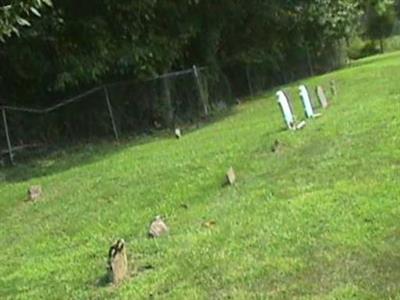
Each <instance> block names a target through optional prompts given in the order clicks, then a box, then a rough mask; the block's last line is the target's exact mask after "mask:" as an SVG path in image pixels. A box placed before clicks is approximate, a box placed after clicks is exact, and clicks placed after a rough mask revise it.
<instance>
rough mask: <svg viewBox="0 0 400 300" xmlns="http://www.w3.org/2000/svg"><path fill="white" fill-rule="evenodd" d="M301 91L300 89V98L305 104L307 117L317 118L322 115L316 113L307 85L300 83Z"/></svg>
mask: <svg viewBox="0 0 400 300" xmlns="http://www.w3.org/2000/svg"><path fill="white" fill-rule="evenodd" d="M299 91H300V98H301V102H302V103H303V106H304V112H305V115H306V117H307V118H316V117H318V116H320V114H316V113H315V112H314V109H313V107H312V103H311V98H310V94H309V93H308V90H307V88H306V86H305V85H300V86H299Z"/></svg>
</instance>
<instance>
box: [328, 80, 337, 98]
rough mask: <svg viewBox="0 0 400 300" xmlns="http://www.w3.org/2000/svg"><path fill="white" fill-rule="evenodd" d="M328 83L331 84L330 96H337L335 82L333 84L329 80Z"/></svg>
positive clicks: (332, 81)
mask: <svg viewBox="0 0 400 300" xmlns="http://www.w3.org/2000/svg"><path fill="white" fill-rule="evenodd" d="M330 83H331V93H332V96H336V95H337V89H336V82H335V80H331V82H330Z"/></svg>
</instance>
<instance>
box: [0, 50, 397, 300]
mask: <svg viewBox="0 0 400 300" xmlns="http://www.w3.org/2000/svg"><path fill="white" fill-rule="evenodd" d="M399 72H400V54H399V53H394V54H390V55H387V56H378V57H373V58H368V59H367V60H365V61H364V63H360V64H359V65H358V66H356V67H353V68H349V69H344V70H341V71H338V72H336V73H333V74H328V75H324V76H321V77H316V78H312V79H310V80H308V81H307V83H308V84H311V85H316V84H327V83H328V82H329V80H331V79H335V80H336V81H337V83H338V89H339V96H338V97H336V98H334V99H332V105H331V107H330V108H329V109H328V110H327V111H324V112H323V113H324V115H323V117H322V118H320V119H317V120H313V121H310V122H308V125H307V127H306V129H304V130H303V131H299V132H296V133H293V132H287V131H284V130H282V126H283V122H282V119H281V115H280V111H279V109H278V107H277V104H276V102H275V97H274V93H273V92H272V91H271V92H269V93H267V94H266V95H265V96H263V97H261V98H260V99H258V100H255V101H252V102H248V103H244V104H242V105H240V106H238V107H237V108H236V111H235V112H234V113H233V114H231V115H229V116H227V117H226V118H225V119H223V120H221V121H220V122H216V123H212V124H210V125H209V126H206V127H204V128H201V129H200V130H197V131H193V132H190V133H189V134H187V135H185V136H184V138H183V139H182V140H180V141H177V140H175V139H173V138H167V137H158V138H149V139H146V140H142V143H138V141H133V142H131V143H127V144H125V145H123V146H120V147H118V148H115V146H112V145H93V146H91V147H90V149H82V150H79V151H77V152H76V153H74V154H69V153H64V154H63V155H57V156H56V157H53V158H52V157H50V158H48V159H47V160H46V159H41V160H40V161H38V162H36V163H32V165H31V166H33V167H29V166H18V167H17V168H15V169H12V170H11V169H10V170H5V171H4V172H3V174H4V176H5V179H6V180H5V181H4V182H3V183H1V184H0V193H1V201H0V241H1V243H2V245H5V246H3V247H2V252H1V254H0V295H1V296H2V297H4V298H17V297H19V298H23V299H43V298H59V299H61V298H75V299H76V298H78V299H88V298H122V299H149V298H156V299H159V298H161V299H186V298H194V299H224V298H233V299H249V298H254V299H260V298H261V299H262V298H272V299H288V298H289V299H291V298H298V299H310V298H311V299H384V298H396V297H398V295H399V294H400V293H399V291H400V268H399V262H400V257H399V256H400V254H399V253H400V252H399V247H400V239H399V237H400V229H399V226H398V217H399V213H400V208H399V201H400V199H399V194H400V187H399V184H398V182H399V178H400V177H399V176H400V150H399V149H400V148H399V145H400V137H399V134H398V132H399V129H400V121H399V120H400V118H399V113H400V88H399V85H398V74H399ZM288 89H289V90H290V91H291V92H292V94H293V96H294V95H297V91H296V88H295V86H289V87H288ZM294 98H295V99H296V103H295V109H296V112H297V114H298V116H299V117H300V116H302V115H303V112H302V109H301V106H300V102H299V100H298V97H294ZM275 140H279V142H280V144H281V148H280V150H279V151H277V152H272V151H271V146H272V145H273V143H274V141H275ZM114 149H116V150H117V151H114ZM82 158H83V159H82ZM82 161H85V163H82ZM74 162H76V163H74ZM230 166H233V167H234V168H235V170H236V171H237V177H238V183H237V185H236V186H234V187H225V188H224V187H222V183H223V180H224V173H225V171H226V170H227V169H228V168H229V167H230ZM46 168H47V169H46ZM52 168H53V169H52ZM46 170H47V171H46ZM30 172H32V173H30ZM35 172H36V173H35ZM35 174H36V175H35ZM7 180H9V181H7ZM24 180H26V181H24ZM31 184H41V185H42V186H43V189H44V197H43V199H42V201H40V202H38V203H36V204H29V203H26V202H24V201H23V200H24V198H25V194H26V189H27V187H28V186H29V185H31ZM159 214H160V215H163V216H165V218H166V220H167V223H168V224H169V226H170V228H171V232H170V234H169V236H167V237H165V238H162V239H159V240H149V239H147V238H146V233H147V226H148V224H149V221H150V220H151V219H152V218H153V217H154V216H155V215H159ZM211 220H212V221H215V225H214V226H211V227H205V226H203V225H202V224H203V223H204V222H206V221H211ZM119 237H123V238H124V239H125V240H126V241H127V244H128V251H129V252H128V255H129V262H130V265H131V276H130V278H129V279H128V280H127V281H126V282H125V283H124V284H122V285H121V286H120V287H118V288H115V287H110V286H108V285H107V284H105V280H104V278H105V277H104V275H105V263H106V254H107V250H108V247H109V245H110V244H111V242H112V241H113V240H114V239H116V238H119ZM133 266H135V267H133Z"/></svg>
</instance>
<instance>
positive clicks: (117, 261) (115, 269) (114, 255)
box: [108, 239, 128, 284]
mask: <svg viewBox="0 0 400 300" xmlns="http://www.w3.org/2000/svg"><path fill="white" fill-rule="evenodd" d="M108 271H109V277H110V281H111V282H112V283H114V284H119V283H120V282H122V281H123V280H124V279H125V277H126V276H127V274H128V258H127V255H126V246H125V241H124V240H123V239H119V240H117V241H116V242H115V243H114V244H113V245H112V246H111V247H110V250H109V251H108Z"/></svg>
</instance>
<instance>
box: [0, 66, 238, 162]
mask: <svg viewBox="0 0 400 300" xmlns="http://www.w3.org/2000/svg"><path fill="white" fill-rule="evenodd" d="M233 103H234V98H233V95H232V93H231V90H230V84H229V82H228V80H227V78H226V76H225V75H224V74H223V73H222V72H221V71H220V70H219V69H218V68H211V67H209V68H196V67H193V68H192V69H188V70H184V71H179V72H175V73H168V74H164V75H162V76H159V77H157V78H153V79H150V80H147V81H126V82H117V83H113V84H108V85H104V86H100V87H97V88H94V89H92V90H90V91H87V92H85V93H83V94H81V95H79V96H76V97H73V98H70V99H67V100H64V101H61V102H59V103H58V104H56V105H54V106H52V107H48V108H43V109H36V108H24V107H14V106H7V105H3V106H2V107H1V112H2V122H1V123H2V127H3V128H2V130H1V132H0V147H1V148H0V149H1V154H2V156H3V157H4V156H8V157H9V159H10V160H11V162H13V161H14V155H15V154H16V153H19V152H20V151H21V150H31V149H35V148H40V149H44V148H46V149H47V148H49V147H51V146H54V145H62V144H64V145H65V144H71V143H76V142H88V141H93V140H96V139H103V138H107V137H111V138H115V139H119V138H120V137H121V136H128V135H131V134H134V133H140V132H148V131H152V130H157V129H161V128H171V129H172V128H174V127H176V126H183V125H184V124H188V123H195V122H199V121H200V120H201V119H204V118H207V117H208V116H209V114H211V113H213V111H214V110H215V109H216V108H220V107H228V106H230V105H231V104H233Z"/></svg>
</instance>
